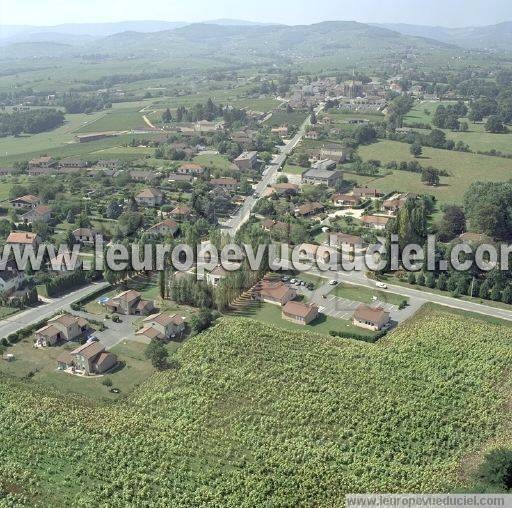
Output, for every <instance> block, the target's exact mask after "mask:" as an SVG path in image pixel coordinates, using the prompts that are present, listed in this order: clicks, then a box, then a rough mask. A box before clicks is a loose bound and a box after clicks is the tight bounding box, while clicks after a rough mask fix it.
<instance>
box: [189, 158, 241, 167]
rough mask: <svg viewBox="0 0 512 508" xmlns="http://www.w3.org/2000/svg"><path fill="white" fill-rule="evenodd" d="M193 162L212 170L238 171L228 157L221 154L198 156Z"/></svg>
mask: <svg viewBox="0 0 512 508" xmlns="http://www.w3.org/2000/svg"><path fill="white" fill-rule="evenodd" d="M193 160H194V162H197V163H198V164H202V165H203V166H205V167H207V168H210V169H220V170H229V169H233V170H236V169H237V167H236V166H235V165H234V164H233V163H232V162H231V161H230V160H229V159H228V158H227V157H226V156H224V155H221V154H206V155H196V156H195V157H194V159H193Z"/></svg>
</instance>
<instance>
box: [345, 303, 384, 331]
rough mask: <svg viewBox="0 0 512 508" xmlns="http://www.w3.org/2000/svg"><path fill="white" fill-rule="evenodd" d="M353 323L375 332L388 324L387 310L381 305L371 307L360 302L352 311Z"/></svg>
mask: <svg viewBox="0 0 512 508" xmlns="http://www.w3.org/2000/svg"><path fill="white" fill-rule="evenodd" d="M353 323H354V325H356V326H359V327H360V328H366V329H367V330H373V331H374V332H376V331H379V330H382V329H383V328H385V327H386V326H388V324H389V312H386V311H385V310H384V309H383V308H382V307H376V308H373V307H370V306H369V305H363V304H362V305H359V307H357V309H356V310H355V311H354V316H353Z"/></svg>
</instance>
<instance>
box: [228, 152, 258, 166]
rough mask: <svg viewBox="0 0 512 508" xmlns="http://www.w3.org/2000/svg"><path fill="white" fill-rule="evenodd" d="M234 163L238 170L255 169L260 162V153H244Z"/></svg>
mask: <svg viewBox="0 0 512 508" xmlns="http://www.w3.org/2000/svg"><path fill="white" fill-rule="evenodd" d="M233 162H234V163H235V165H236V166H237V168H238V169H242V170H243V169H253V168H254V167H255V166H256V163H257V162H258V152H254V151H253V152H242V153H241V154H240V155H239V156H238V157H237V158H236V159H235V160H234V161H233Z"/></svg>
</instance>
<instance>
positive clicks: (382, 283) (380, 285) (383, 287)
mask: <svg viewBox="0 0 512 508" xmlns="http://www.w3.org/2000/svg"><path fill="white" fill-rule="evenodd" d="M375 285H376V286H377V287H378V288H381V289H387V288H388V286H387V285H386V284H384V282H377V284H375Z"/></svg>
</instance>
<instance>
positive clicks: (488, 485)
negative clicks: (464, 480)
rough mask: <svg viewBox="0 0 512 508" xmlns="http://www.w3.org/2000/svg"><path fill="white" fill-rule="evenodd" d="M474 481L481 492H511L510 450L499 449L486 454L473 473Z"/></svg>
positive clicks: (511, 456)
mask: <svg viewBox="0 0 512 508" xmlns="http://www.w3.org/2000/svg"><path fill="white" fill-rule="evenodd" d="M475 480H476V482H477V483H478V484H480V489H479V490H482V491H487V492H495V491H501V492H503V491H505V492H510V491H512V450H506V449H503V448H499V449H497V450H494V451H492V452H490V453H488V454H487V455H486V456H485V459H484V461H483V462H482V464H481V465H480V466H479V468H478V469H477V471H476V473H475Z"/></svg>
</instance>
